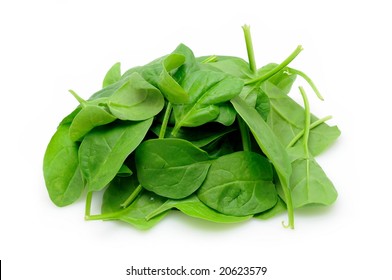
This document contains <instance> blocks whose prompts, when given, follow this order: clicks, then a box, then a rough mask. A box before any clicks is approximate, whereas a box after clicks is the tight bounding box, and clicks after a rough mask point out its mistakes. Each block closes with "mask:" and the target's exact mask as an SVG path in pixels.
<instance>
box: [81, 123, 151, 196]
mask: <svg viewBox="0 0 392 280" xmlns="http://www.w3.org/2000/svg"><path fill="white" fill-rule="evenodd" d="M151 124H152V118H151V119H148V120H145V121H141V122H115V123H112V124H109V125H107V126H100V127H97V128H95V129H93V130H92V131H91V132H90V133H89V134H88V135H86V137H85V138H84V139H83V141H82V144H81V145H80V148H79V162H80V168H81V171H82V174H83V177H84V178H85V180H86V181H87V187H88V190H89V191H97V190H100V189H102V188H104V187H105V186H106V185H107V184H108V183H109V182H110V181H111V180H112V179H113V178H114V177H115V176H116V174H117V172H118V171H119V170H120V168H121V166H122V164H123V163H124V161H125V159H126V158H127V157H128V156H129V155H130V154H131V152H132V151H133V150H135V149H136V147H137V146H139V144H140V142H141V141H142V140H143V139H144V137H145V135H146V134H147V131H148V130H149V128H150V126H151Z"/></svg>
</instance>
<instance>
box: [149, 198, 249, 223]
mask: <svg viewBox="0 0 392 280" xmlns="http://www.w3.org/2000/svg"><path fill="white" fill-rule="evenodd" d="M172 208H176V209H178V210H180V211H181V212H182V213H184V214H186V215H188V216H190V217H194V218H198V219H203V220H207V221H211V222H215V223H238V222H243V221H246V220H249V219H250V218H251V217H252V216H242V217H237V216H229V215H225V214H222V213H219V212H217V211H215V210H213V209H211V208H209V207H208V206H206V205H205V204H204V203H203V202H201V201H200V200H199V198H198V197H197V195H191V196H189V197H187V198H184V199H180V200H174V199H168V200H167V201H166V202H165V203H164V204H162V206H161V207H159V208H158V209H156V210H155V211H154V212H152V213H150V215H149V216H148V217H147V219H151V218H154V217H155V216H157V215H159V214H161V213H165V212H166V211H167V210H169V209H172Z"/></svg>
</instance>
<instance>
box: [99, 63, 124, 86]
mask: <svg viewBox="0 0 392 280" xmlns="http://www.w3.org/2000/svg"><path fill="white" fill-rule="evenodd" d="M120 79H121V64H120V63H119V62H117V63H116V64H114V65H113V66H112V67H111V68H110V69H109V71H108V72H107V73H106V75H105V78H104V79H103V82H102V87H103V88H105V87H107V86H109V85H111V84H114V83H116V82H118V81H119V80H120Z"/></svg>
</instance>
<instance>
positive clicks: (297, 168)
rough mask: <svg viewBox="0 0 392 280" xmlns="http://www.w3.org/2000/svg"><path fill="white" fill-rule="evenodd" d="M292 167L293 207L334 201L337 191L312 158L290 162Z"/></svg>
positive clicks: (328, 203) (329, 203)
mask: <svg viewBox="0 0 392 280" xmlns="http://www.w3.org/2000/svg"><path fill="white" fill-rule="evenodd" d="M292 168H293V174H292V175H291V180H290V188H291V195H292V199H293V206H294V208H299V207H303V206H305V205H309V204H323V205H331V204H332V203H334V202H335V200H336V198H337V196H338V194H337V191H336V189H335V187H334V186H333V184H332V182H331V180H330V179H329V178H328V177H327V175H326V174H325V172H324V171H323V169H322V168H321V167H320V165H318V164H317V162H316V160H315V159H314V158H308V159H306V158H299V159H297V160H295V161H294V162H293V163H292Z"/></svg>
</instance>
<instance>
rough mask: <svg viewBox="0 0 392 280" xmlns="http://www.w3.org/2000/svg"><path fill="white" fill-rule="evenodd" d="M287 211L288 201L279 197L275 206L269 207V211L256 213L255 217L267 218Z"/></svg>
mask: <svg viewBox="0 0 392 280" xmlns="http://www.w3.org/2000/svg"><path fill="white" fill-rule="evenodd" d="M286 211H287V207H286V203H284V201H283V200H282V199H281V198H280V197H278V201H277V202H276V204H275V206H274V207H272V208H271V209H268V210H267V211H264V212H261V213H259V214H256V215H254V216H253V217H254V218H256V219H260V220H267V219H270V218H272V217H274V216H276V215H278V214H281V213H284V212H286Z"/></svg>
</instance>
